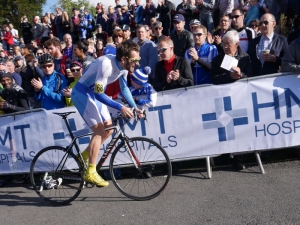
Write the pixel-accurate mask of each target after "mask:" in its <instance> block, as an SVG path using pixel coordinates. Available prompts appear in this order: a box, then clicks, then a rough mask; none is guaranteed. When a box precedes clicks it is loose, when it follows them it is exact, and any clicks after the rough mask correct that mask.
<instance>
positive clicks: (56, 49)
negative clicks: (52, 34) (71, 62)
mask: <svg viewBox="0 0 300 225" xmlns="http://www.w3.org/2000/svg"><path fill="white" fill-rule="evenodd" d="M45 46H46V48H47V49H48V52H49V54H50V55H51V56H52V57H53V63H54V70H55V71H56V72H58V73H61V74H63V75H65V73H66V72H65V71H66V68H67V63H68V61H67V59H68V57H67V56H66V55H63V54H61V50H60V41H59V40H57V39H49V40H48V41H46V42H45ZM73 52H74V50H73ZM74 55H75V53H74Z"/></svg>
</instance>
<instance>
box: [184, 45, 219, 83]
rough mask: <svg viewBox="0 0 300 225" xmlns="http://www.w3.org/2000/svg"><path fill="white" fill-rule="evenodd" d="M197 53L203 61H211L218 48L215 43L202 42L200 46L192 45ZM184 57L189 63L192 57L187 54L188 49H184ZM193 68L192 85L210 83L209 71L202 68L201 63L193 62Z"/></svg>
mask: <svg viewBox="0 0 300 225" xmlns="http://www.w3.org/2000/svg"><path fill="white" fill-rule="evenodd" d="M194 48H195V49H196V51H197V53H198V57H199V58H200V59H202V60H203V61H204V62H208V63H211V62H212V60H213V58H215V57H216V56H217V55H218V50H217V48H216V46H215V45H211V44H208V43H206V42H204V44H203V45H201V47H200V48H197V47H196V46H195V47H194ZM184 57H185V58H186V59H187V60H189V62H190V63H191V61H192V58H191V56H190V55H189V54H188V50H186V52H185V55H184ZM192 69H193V75H194V85H199V84H211V81H210V77H209V71H208V70H206V69H204V68H203V67H202V66H201V65H199V64H198V63H196V64H195V66H194V67H193V68H192Z"/></svg>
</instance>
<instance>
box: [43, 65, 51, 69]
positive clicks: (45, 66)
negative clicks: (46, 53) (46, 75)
mask: <svg viewBox="0 0 300 225" xmlns="http://www.w3.org/2000/svg"><path fill="white" fill-rule="evenodd" d="M52 66H53V64H46V65H42V66H41V67H42V69H46V68H51V67H52Z"/></svg>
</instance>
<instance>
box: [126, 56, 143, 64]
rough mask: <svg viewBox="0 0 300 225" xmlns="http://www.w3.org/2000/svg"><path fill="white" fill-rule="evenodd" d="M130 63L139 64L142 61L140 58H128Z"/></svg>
mask: <svg viewBox="0 0 300 225" xmlns="http://www.w3.org/2000/svg"><path fill="white" fill-rule="evenodd" d="M126 58H127V59H128V60H129V61H130V62H134V63H137V62H139V61H140V60H141V58H139V59H136V58H128V57H126Z"/></svg>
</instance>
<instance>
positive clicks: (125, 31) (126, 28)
mask: <svg viewBox="0 0 300 225" xmlns="http://www.w3.org/2000/svg"><path fill="white" fill-rule="evenodd" d="M122 31H123V34H124V41H127V40H130V39H131V38H130V37H131V31H130V26H128V25H123V27H122Z"/></svg>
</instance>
